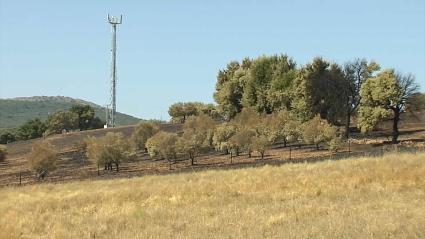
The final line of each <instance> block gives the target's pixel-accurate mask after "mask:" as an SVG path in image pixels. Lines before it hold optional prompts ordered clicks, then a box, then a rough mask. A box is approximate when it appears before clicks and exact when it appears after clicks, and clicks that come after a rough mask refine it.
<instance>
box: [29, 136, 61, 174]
mask: <svg viewBox="0 0 425 239" xmlns="http://www.w3.org/2000/svg"><path fill="white" fill-rule="evenodd" d="M57 159H58V153H57V151H56V150H55V149H54V147H53V146H52V145H51V144H50V143H48V142H47V141H41V142H35V143H34V144H33V146H32V150H31V153H30V155H29V157H28V163H29V167H30V168H31V169H32V170H34V171H35V172H36V173H37V177H38V178H41V179H44V178H45V177H46V176H47V175H48V174H49V173H50V172H51V171H53V170H55V169H56V163H57Z"/></svg>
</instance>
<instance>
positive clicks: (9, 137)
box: [0, 129, 17, 144]
mask: <svg viewBox="0 0 425 239" xmlns="http://www.w3.org/2000/svg"><path fill="white" fill-rule="evenodd" d="M16 140H17V129H2V130H1V129H0V144H7V143H11V142H14V141H16Z"/></svg>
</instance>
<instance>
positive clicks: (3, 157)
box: [0, 145, 7, 162]
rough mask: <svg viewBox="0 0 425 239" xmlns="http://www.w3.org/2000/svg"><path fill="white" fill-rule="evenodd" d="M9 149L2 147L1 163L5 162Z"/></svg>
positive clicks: (0, 149)
mask: <svg viewBox="0 0 425 239" xmlns="http://www.w3.org/2000/svg"><path fill="white" fill-rule="evenodd" d="M6 155H7V148H6V146H3V145H0V162H3V161H4V160H5V159H6Z"/></svg>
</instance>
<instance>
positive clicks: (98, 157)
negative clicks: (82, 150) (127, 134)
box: [86, 132, 132, 172]
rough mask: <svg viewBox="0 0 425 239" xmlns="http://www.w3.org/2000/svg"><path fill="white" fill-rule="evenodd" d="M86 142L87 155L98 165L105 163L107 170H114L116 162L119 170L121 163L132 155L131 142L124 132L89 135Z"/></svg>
mask: <svg viewBox="0 0 425 239" xmlns="http://www.w3.org/2000/svg"><path fill="white" fill-rule="evenodd" d="M86 142H87V146H86V148H87V149H86V153H87V157H88V158H89V159H90V160H91V161H93V162H95V163H96V164H97V165H98V166H99V165H102V164H103V165H104V167H105V170H112V165H113V164H115V166H116V170H117V172H118V171H119V165H120V164H121V163H122V162H125V161H127V160H129V159H130V158H131V155H132V152H131V150H130V144H129V142H128V141H127V140H126V139H125V138H124V135H123V134H122V133H112V132H108V133H106V135H105V136H103V137H98V138H96V137H89V138H87V140H86Z"/></svg>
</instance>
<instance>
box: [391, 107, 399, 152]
mask: <svg viewBox="0 0 425 239" xmlns="http://www.w3.org/2000/svg"><path fill="white" fill-rule="evenodd" d="M393 111H394V119H393V137H392V143H393V144H397V143H398V136H399V132H398V121H400V111H399V110H398V109H395V110H393Z"/></svg>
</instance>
